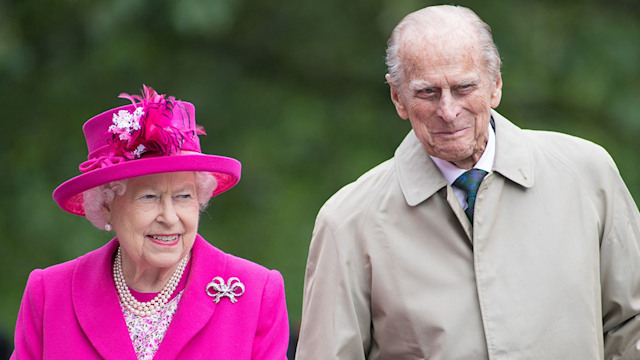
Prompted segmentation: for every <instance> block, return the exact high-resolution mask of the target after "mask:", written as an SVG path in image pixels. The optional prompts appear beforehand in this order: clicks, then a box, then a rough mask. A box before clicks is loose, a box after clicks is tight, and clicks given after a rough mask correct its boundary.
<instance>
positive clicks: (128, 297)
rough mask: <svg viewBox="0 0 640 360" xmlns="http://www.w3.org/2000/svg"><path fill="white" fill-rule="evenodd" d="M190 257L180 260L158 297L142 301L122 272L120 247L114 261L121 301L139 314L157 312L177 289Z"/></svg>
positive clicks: (115, 276)
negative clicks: (135, 294) (132, 290)
mask: <svg viewBox="0 0 640 360" xmlns="http://www.w3.org/2000/svg"><path fill="white" fill-rule="evenodd" d="M188 258H189V256H188V255H187V256H185V257H184V258H183V259H182V260H180V263H179V264H178V268H177V269H176V271H175V272H174V273H173V275H172V276H171V279H169V282H167V284H166V285H165V286H164V289H162V291H161V292H160V293H159V294H158V295H156V297H154V298H153V299H152V300H151V301H147V302H140V301H138V300H137V299H136V298H135V297H134V296H133V295H132V294H131V291H129V287H128V286H127V283H126V282H125V280H124V275H123V273H122V254H121V251H120V247H118V252H117V253H116V258H115V260H114V261H113V280H114V282H115V283H116V288H117V290H118V295H119V297H120V302H121V303H122V304H123V305H124V306H126V307H127V309H129V311H131V312H132V313H134V314H135V315H137V316H149V315H152V314H155V313H156V312H157V311H158V310H160V309H162V308H164V307H165V305H166V304H167V302H168V301H169V299H170V298H171V294H173V292H174V291H175V290H176V287H177V286H178V283H179V282H180V279H182V273H183V272H184V268H185V267H186V266H187V261H188Z"/></svg>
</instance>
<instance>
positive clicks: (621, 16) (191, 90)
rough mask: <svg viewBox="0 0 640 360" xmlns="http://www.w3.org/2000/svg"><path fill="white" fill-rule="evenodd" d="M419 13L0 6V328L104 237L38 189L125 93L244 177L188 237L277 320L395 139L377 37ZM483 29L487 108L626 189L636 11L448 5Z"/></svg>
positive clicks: (117, 4) (370, 3) (639, 114)
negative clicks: (615, 177)
mask: <svg viewBox="0 0 640 360" xmlns="http://www.w3.org/2000/svg"><path fill="white" fill-rule="evenodd" d="M428 4H431V2H429V1H427V2H424V1H416V0H414V1H391V0H367V1H365V0H354V1H347V2H345V1H337V0H328V1H322V2H314V1H299V0H295V1H294V0H281V1H277V2H269V1H255V0H184V1H167V0H111V1H104V0H98V1H74V0H52V1H44V2H43V1H35V0H20V1H17V0H13V1H10V0H7V1H5V2H0V78H1V79H2V80H0V105H1V108H2V110H3V111H2V114H3V117H4V119H3V122H2V123H3V128H2V131H0V165H2V169H3V173H4V176H2V178H1V179H0V189H2V190H1V191H2V199H3V201H2V202H1V205H0V207H1V209H2V214H3V216H2V220H0V231H1V234H2V235H3V237H2V240H1V241H0V271H1V273H2V274H3V275H2V277H0V288H1V289H2V291H1V292H0V332H4V333H6V334H9V335H10V334H11V333H12V331H13V330H12V329H13V326H14V323H15V318H16V314H17V310H18V305H19V301H20V298H21V295H22V291H23V288H24V284H25V282H26V279H27V276H28V274H29V272H30V271H31V270H32V269H34V268H42V267H46V266H49V265H52V264H55V263H59V262H62V261H66V260H69V259H72V258H75V257H77V256H79V255H81V254H83V253H85V252H87V251H90V250H91V249H94V248H97V247H98V246H100V245H101V244H103V243H104V242H106V241H107V240H108V237H107V236H106V234H104V233H103V232H100V231H98V230H97V229H94V228H93V227H92V226H91V225H90V224H89V223H88V222H87V221H86V220H84V219H82V218H79V217H75V216H72V215H69V214H66V213H64V212H63V211H61V210H60V209H59V208H57V206H56V205H55V203H54V202H53V201H52V199H51V192H52V190H53V189H54V188H55V186H57V185H58V184H60V183H61V182H63V181H64V180H66V179H68V178H70V177H71V176H74V175H76V174H78V170H77V166H78V164H79V163H81V162H82V161H83V160H84V159H85V158H86V146H85V143H84V138H83V136H82V132H81V126H82V124H83V123H84V121H86V120H87V119H88V118H90V117H91V116H93V115H95V114H98V113H99V112H102V111H104V110H106V109H109V108H112V107H115V106H118V105H122V104H125V103H126V102H124V101H123V100H121V99H118V98H117V95H118V94H119V93H120V92H128V93H137V92H138V91H139V89H140V88H141V86H142V84H148V85H150V86H152V87H154V88H156V89H157V90H158V91H159V92H162V93H168V94H172V95H175V96H176V97H177V98H180V99H184V100H188V101H191V102H193V103H194V104H195V105H196V108H197V120H198V123H199V124H201V125H203V126H204V127H205V128H206V130H207V133H208V136H206V137H204V138H203V139H202V143H203V150H204V151H205V152H208V153H215V154H221V155H227V156H232V157H236V158H238V159H239V160H241V161H242V163H243V178H242V180H241V182H240V184H239V185H238V186H237V187H236V188H235V189H234V190H232V191H231V192H229V193H226V194H224V195H222V196H220V197H219V198H216V199H215V200H214V201H213V202H212V204H211V206H210V207H209V209H208V210H207V212H206V213H205V214H203V216H202V219H201V225H200V232H201V233H202V234H203V236H204V237H205V238H207V239H208V240H209V241H210V242H211V243H212V244H214V245H216V246H218V247H219V248H221V249H223V250H225V251H227V252H230V253H233V254H235V255H238V256H241V257H245V258H248V259H250V260H253V261H256V262H258V263H261V264H263V265H265V266H267V267H270V268H276V269H279V270H280V271H281V272H282V273H283V275H284V277H285V281H286V287H287V297H288V304H289V312H290V318H291V322H292V324H295V323H297V322H298V321H299V316H300V309H301V297H302V281H303V276H304V269H305V262H306V255H307V249H308V244H309V239H310V236H311V231H312V228H313V222H314V218H315V215H316V213H317V211H318V209H319V208H320V206H321V205H322V203H323V202H324V201H325V200H326V199H327V198H328V197H329V196H331V194H333V193H334V192H335V191H336V190H338V189H339V188H340V187H341V186H343V185H345V184H346V183H348V182H350V181H353V180H354V179H355V178H357V177H358V176H359V175H360V174H362V173H363V172H364V171H366V170H368V169H369V168H371V167H372V166H374V165H376V164H378V163H380V162H382V161H384V160H386V159H387V158H389V157H391V156H392V155H393V151H394V149H395V147H396V146H397V144H399V143H400V141H401V139H402V138H403V136H404V135H405V133H406V132H407V131H408V129H409V124H408V123H407V122H404V121H401V120H399V119H398V117H397V115H396V114H395V110H394V108H393V106H392V104H391V101H390V100H389V95H388V93H389V91H388V88H387V86H386V84H385V82H384V74H385V65H384V51H385V45H386V40H387V37H388V35H389V34H390V32H391V30H392V28H393V26H395V24H396V23H397V22H398V21H399V20H400V19H401V18H402V16H404V15H405V14H406V13H408V12H410V11H413V10H416V9H418V8H420V7H422V6H425V5H428ZM459 4H461V5H465V6H469V7H471V8H472V9H474V10H475V11H476V12H477V13H478V14H479V15H480V16H481V17H482V18H483V19H485V21H487V22H488V23H489V24H490V25H491V26H492V28H493V30H494V36H495V40H496V43H497V44H498V47H499V48H500V50H501V55H502V57H503V61H504V68H503V80H504V84H505V85H504V92H503V93H504V95H503V101H502V104H501V106H500V108H499V111H501V113H503V114H504V115H505V116H507V117H508V118H510V119H511V120H513V121H514V122H516V123H517V124H519V125H520V126H522V127H526V128H543V129H550V130H558V131H563V132H567V133H571V134H574V135H578V136H581V137H584V138H587V139H590V140H592V141H595V142H597V143H600V144H601V145H603V146H604V147H605V148H607V149H608V150H609V151H610V153H611V154H612V155H613V157H614V159H616V161H617V163H618V165H619V167H620V170H621V172H622V174H623V177H624V178H625V179H626V181H627V183H628V185H629V188H630V190H631V192H632V193H633V194H634V196H635V197H636V198H637V197H638V195H640V169H638V167H637V166H635V157H636V156H635V155H636V154H638V153H639V152H640V148H639V147H640V143H639V142H638V141H636V140H635V139H636V138H637V137H638V135H639V133H640V121H639V120H640V101H638V97H639V95H640V85H639V84H640V74H639V71H638V64H640V46H639V45H638V44H639V43H638V39H639V38H640V23H639V22H638V21H637V19H638V17H639V16H640V10H639V8H638V5H636V2H635V1H631V0H626V1H624V0H618V1H606V2H605V1H585V2H581V3H580V4H578V3H576V2H570V1H550V0H549V1H538V2H532V1H514V2H508V3H507V2H503V1H497V0H492V1H483V2H478V1H460V2H459Z"/></svg>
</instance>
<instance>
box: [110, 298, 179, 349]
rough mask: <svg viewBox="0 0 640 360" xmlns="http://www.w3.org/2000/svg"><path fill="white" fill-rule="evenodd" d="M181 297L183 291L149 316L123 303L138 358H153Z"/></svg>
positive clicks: (123, 311) (125, 317) (125, 318)
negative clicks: (134, 310) (133, 311)
mask: <svg viewBox="0 0 640 360" xmlns="http://www.w3.org/2000/svg"><path fill="white" fill-rule="evenodd" d="M181 297H182V292H180V293H179V294H178V295H177V296H176V297H174V298H173V299H172V300H171V301H169V302H168V303H167V306H165V308H164V309H162V310H160V311H158V312H156V313H155V314H153V315H149V316H138V315H135V314H133V313H132V312H131V311H129V309H127V307H126V306H124V305H121V307H122V313H123V314H124V320H125V321H126V323H127V328H129V335H130V336H131V343H132V344H133V349H134V350H135V352H136V356H137V357H138V360H151V359H153V357H154V356H155V354H156V351H158V347H160V343H161V342H162V339H163V338H164V334H165V333H166V332H167V329H168V328H169V324H170V323H171V320H172V319H173V315H174V314H175V313H176V310H178V303H179V302H180V298H181Z"/></svg>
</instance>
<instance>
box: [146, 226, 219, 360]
mask: <svg viewBox="0 0 640 360" xmlns="http://www.w3.org/2000/svg"><path fill="white" fill-rule="evenodd" d="M192 254H193V255H192V256H193V257H192V259H191V271H190V273H189V277H188V279H187V285H186V286H185V289H184V293H183V294H182V298H181V299H180V304H179V305H178V310H177V311H176V314H175V316H174V317H173V320H172V321H171V324H170V325H169V329H167V333H166V334H165V337H164V339H163V340H162V343H161V344H160V348H159V349H158V352H157V353H156V356H155V359H175V358H177V356H178V355H179V354H180V352H181V351H182V349H183V348H184V347H185V346H186V345H187V343H188V342H189V341H190V340H191V339H192V338H193V337H194V336H195V335H196V334H197V333H198V332H200V330H201V329H202V328H203V327H205V325H206V324H207V323H209V320H210V319H211V317H212V316H213V313H214V311H215V308H216V304H215V303H214V302H213V301H212V299H211V297H209V296H208V295H207V294H206V287H207V284H209V282H211V280H212V278H213V277H214V276H217V275H220V276H223V275H224V273H225V270H226V265H227V258H226V256H225V253H224V252H222V251H220V250H218V249H216V248H214V247H213V246H211V245H209V244H208V243H207V242H206V240H204V239H203V238H202V237H201V236H200V235H198V236H197V237H196V241H195V243H194V244H193V251H192Z"/></svg>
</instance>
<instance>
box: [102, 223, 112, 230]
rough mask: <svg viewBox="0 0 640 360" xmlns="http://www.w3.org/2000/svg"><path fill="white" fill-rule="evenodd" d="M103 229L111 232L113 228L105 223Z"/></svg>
mask: <svg viewBox="0 0 640 360" xmlns="http://www.w3.org/2000/svg"><path fill="white" fill-rule="evenodd" d="M104 229H105V230H107V231H111V230H113V226H111V224H109V223H106V224H104Z"/></svg>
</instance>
